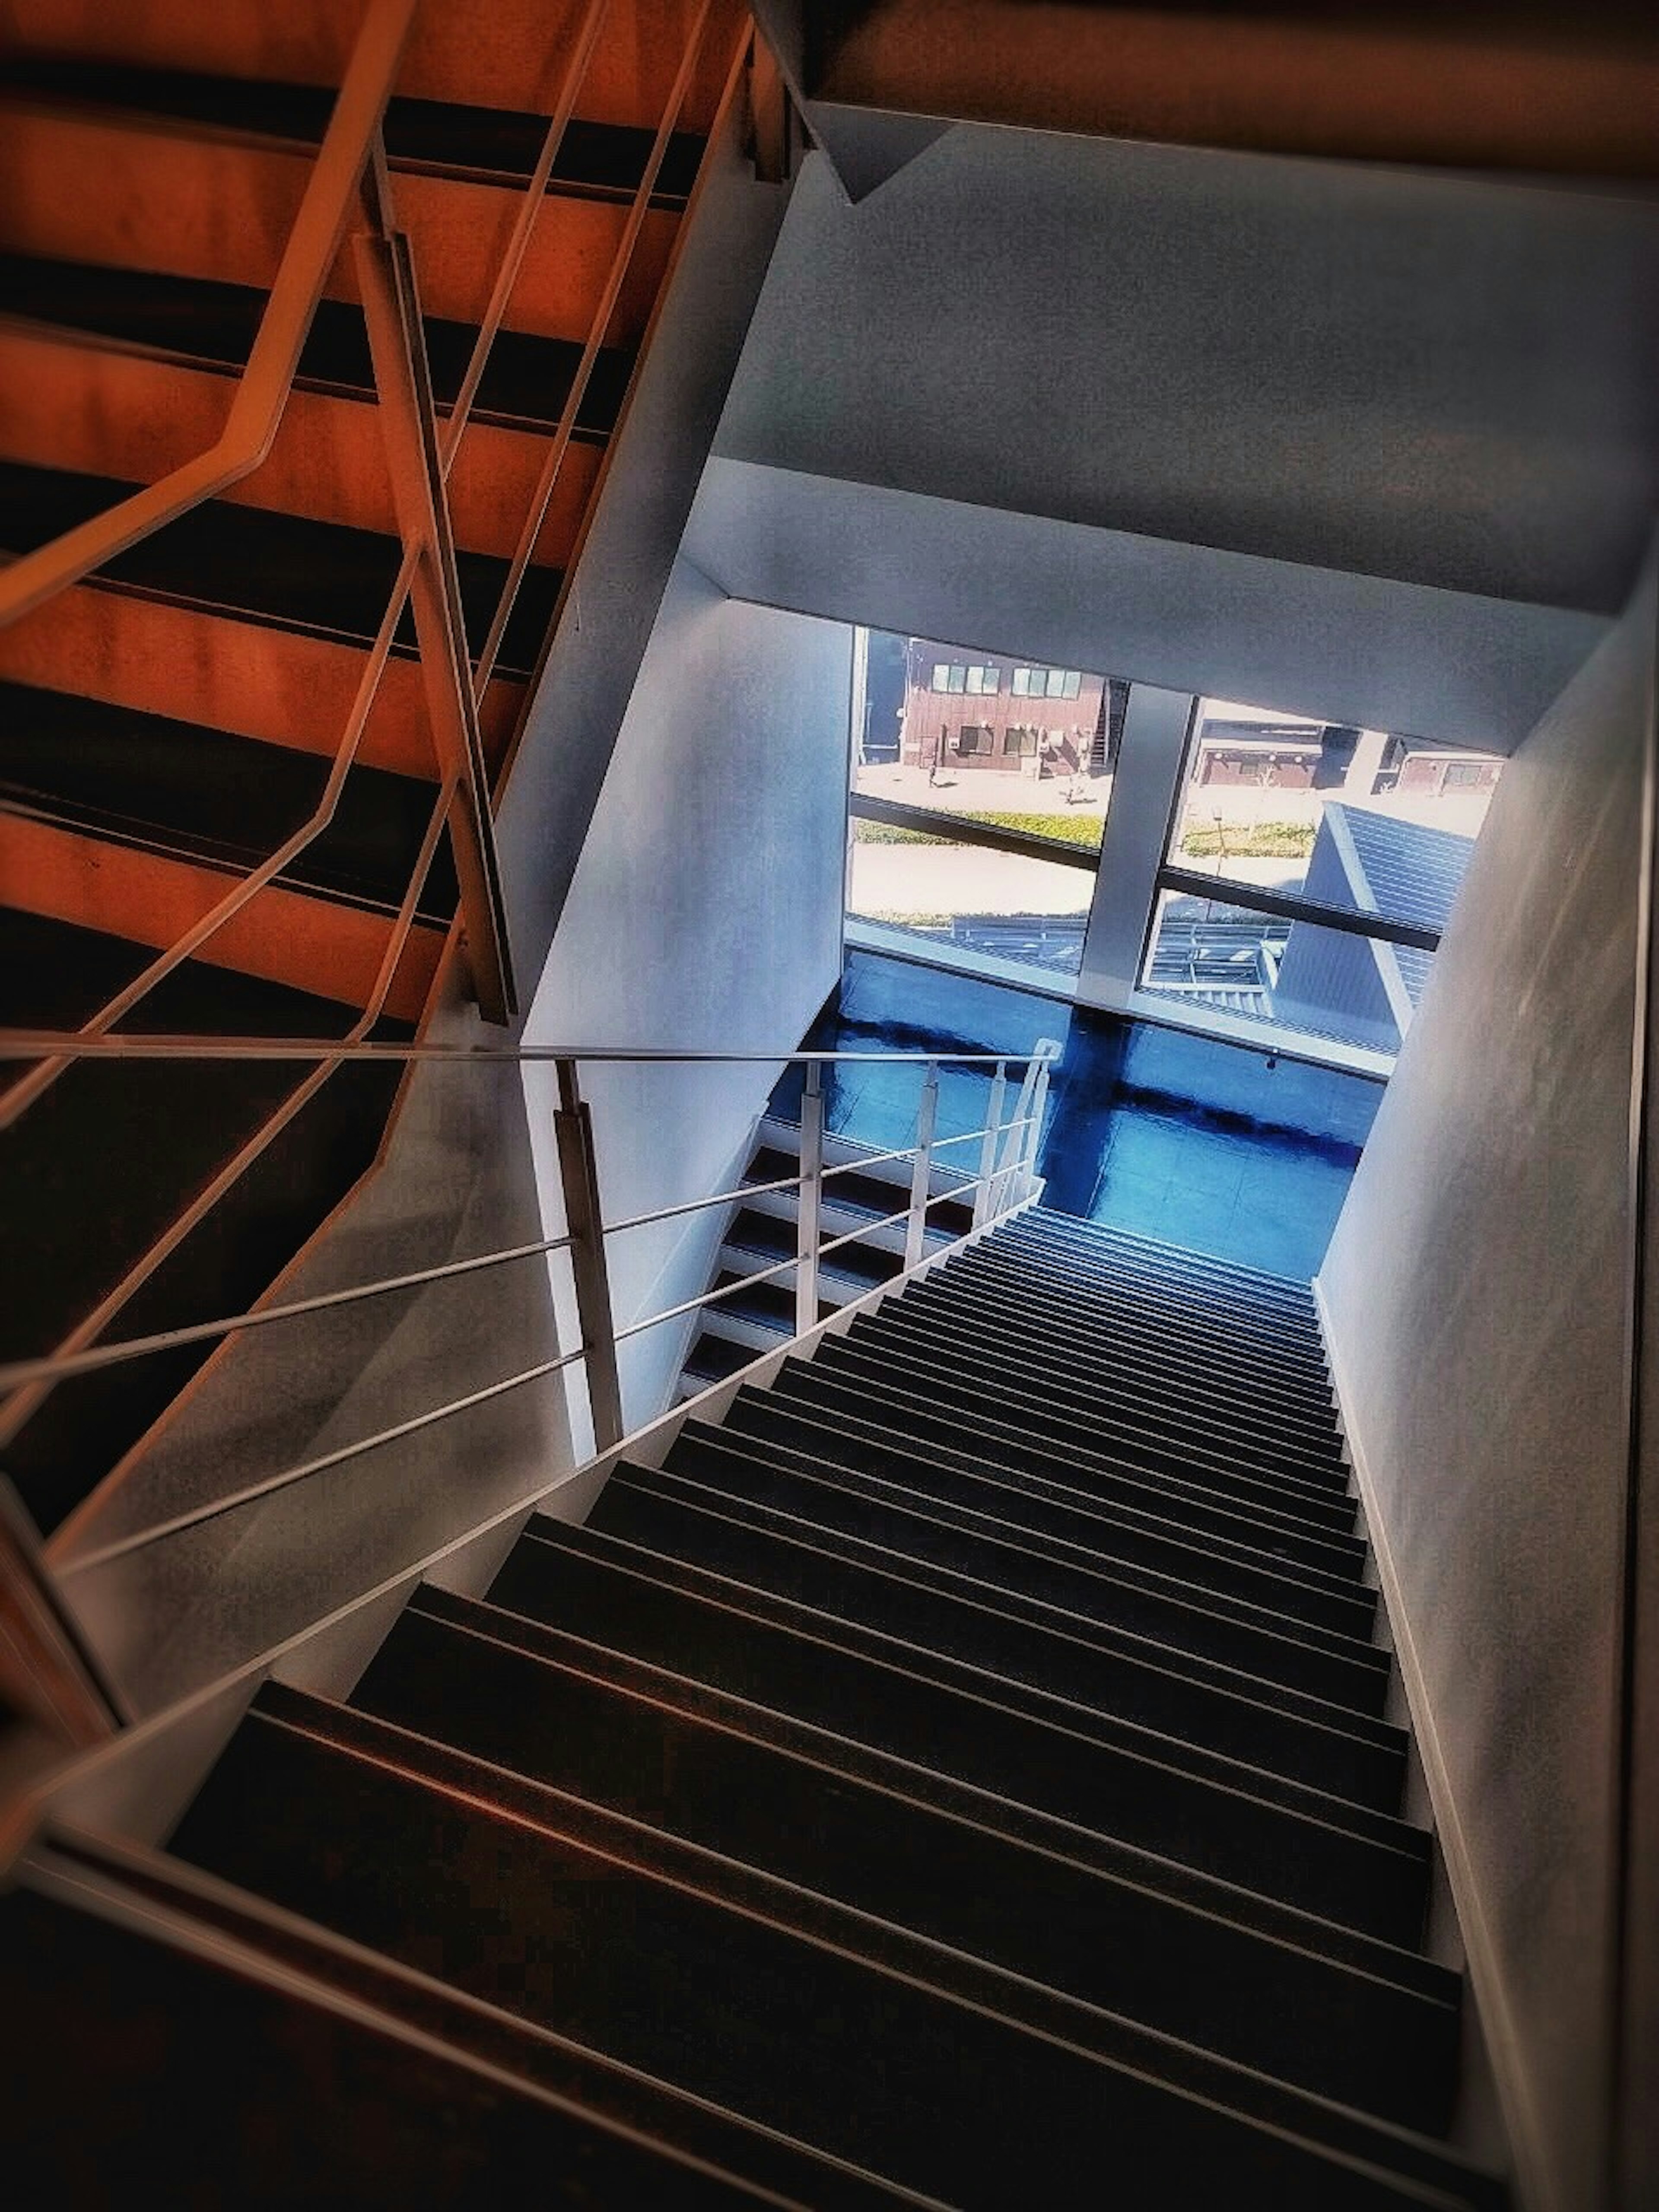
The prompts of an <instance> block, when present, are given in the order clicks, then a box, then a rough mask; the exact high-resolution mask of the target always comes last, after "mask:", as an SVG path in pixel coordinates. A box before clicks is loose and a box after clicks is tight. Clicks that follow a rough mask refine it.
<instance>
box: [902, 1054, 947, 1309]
mask: <svg viewBox="0 0 1659 2212" xmlns="http://www.w3.org/2000/svg"><path fill="white" fill-rule="evenodd" d="M938 1121H939V1063H938V1061H937V1060H929V1061H928V1063H927V1080H926V1082H924V1083H923V1085H922V1086H921V1104H920V1105H919V1106H918V1107H917V1109H916V1161H915V1167H914V1168H913V1169H912V1170H911V1171H910V1218H909V1220H908V1222H907V1223H906V1224H905V1227H904V1265H905V1267H906V1270H907V1271H908V1269H910V1268H912V1267H915V1266H916V1265H917V1263H918V1262H919V1261H920V1260H921V1255H922V1252H923V1250H924V1249H925V1248H926V1245H927V1187H928V1184H929V1182H931V1181H932V1179H933V1130H934V1127H935V1126H936V1125H937V1123H938Z"/></svg>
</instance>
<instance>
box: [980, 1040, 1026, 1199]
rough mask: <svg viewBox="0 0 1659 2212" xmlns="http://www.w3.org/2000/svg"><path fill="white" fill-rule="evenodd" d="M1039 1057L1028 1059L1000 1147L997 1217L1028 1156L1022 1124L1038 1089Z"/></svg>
mask: <svg viewBox="0 0 1659 2212" xmlns="http://www.w3.org/2000/svg"><path fill="white" fill-rule="evenodd" d="M1036 1076H1037V1063H1036V1060H1035V1059H1031V1060H1027V1061H1026V1063H1025V1073H1024V1076H1023V1077H1022V1078H1021V1079H1020V1085H1019V1091H1018V1096H1017V1097H1016V1098H1015V1100H1014V1110H1013V1112H1012V1114H1011V1115H1009V1117H1008V1121H1007V1125H1006V1127H1005V1128H1004V1129H1003V1131H1002V1133H1001V1142H1000V1145H999V1146H998V1160H997V1176H996V1188H995V1189H994V1192H993V1194H992V1198H991V1212H992V1215H993V1218H996V1217H999V1216H1000V1215H1001V1214H1002V1213H1003V1212H1005V1211H1006V1207H1007V1204H1008V1193H1009V1190H1010V1188H1012V1183H1013V1179H1014V1176H1016V1174H1017V1173H1018V1170H1019V1168H1020V1165H1021V1163H1022V1161H1023V1159H1024V1143H1025V1131H1024V1127H1022V1124H1023V1122H1024V1117H1025V1116H1026V1115H1028V1114H1029V1113H1030V1110H1031V1094H1032V1092H1033V1091H1035V1090H1036Z"/></svg>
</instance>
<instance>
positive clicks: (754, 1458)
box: [665, 1431, 1389, 1716]
mask: <svg viewBox="0 0 1659 2212" xmlns="http://www.w3.org/2000/svg"><path fill="white" fill-rule="evenodd" d="M665 1471H666V1472H668V1473H671V1474H684V1475H685V1476H686V1477H687V1478H688V1479H689V1480H693V1481H695V1482H696V1484H697V1485H698V1486H699V1487H708V1488H712V1489H714V1490H716V1491H718V1492H720V1493H722V1494H723V1495H724V1496H726V1497H727V1498H729V1499H730V1500H731V1502H732V1505H733V1507H735V1508H736V1509H737V1510H739V1511H742V1510H746V1509H747V1508H749V1507H750V1506H755V1505H759V1506H764V1507H767V1508H768V1509H770V1510H774V1511H775V1512H777V1513H778V1514H780V1515H784V1516H787V1517H788V1520H789V1521H790V1522H792V1523H793V1522H799V1524H801V1525H802V1526H803V1527H804V1528H806V1529H808V1530H811V1531H814V1532H825V1533H830V1532H832V1533H833V1534H836V1535H838V1536H842V1537H846V1538H848V1539H850V1540H851V1541H854V1543H857V1544H867V1545H869V1546H870V1547H872V1555H873V1556H874V1557H875V1558H876V1559H890V1560H892V1561H893V1562H895V1563H896V1564H897V1563H899V1562H904V1563H906V1564H905V1565H903V1567H902V1569H901V1571H904V1572H908V1571H911V1569H912V1567H914V1566H920V1565H927V1566H932V1567H937V1568H940V1569H942V1570H944V1571H945V1572H946V1573H947V1574H949V1575H951V1576H952V1577H957V1576H960V1577H963V1578H965V1579H966V1580H967V1581H969V1582H971V1583H975V1584H977V1585H979V1586H980V1588H981V1589H982V1590H983V1591H984V1592H985V1593H986V1594H987V1598H989V1599H992V1600H994V1601H996V1602H999V1603H1008V1602H1012V1601H1016V1600H1018V1601H1023V1604H1024V1605H1026V1606H1030V1607H1036V1608H1040V1609H1042V1612H1046V1611H1047V1610H1048V1608H1053V1610H1054V1613H1056V1614H1058V1615H1059V1616H1060V1625H1062V1626H1076V1627H1078V1628H1079V1632H1086V1626H1087V1624H1090V1623H1094V1624H1096V1625H1097V1626H1102V1627H1109V1628H1114V1629H1121V1630H1123V1631H1125V1632H1127V1633H1128V1634H1131V1635H1133V1636H1137V1637H1143V1638H1147V1639H1148V1640H1150V1641H1152V1642H1154V1643H1159V1644H1167V1645H1168V1646H1169V1647H1170V1649H1171V1650H1178V1651H1181V1652H1182V1653H1185V1654H1187V1655H1188V1656H1191V1657H1194V1658H1199V1659H1207V1660H1212V1661H1213V1662H1215V1663H1216V1664H1217V1665H1218V1666H1221V1667H1226V1668H1233V1669H1237V1671H1238V1672H1240V1673H1242V1674H1249V1675H1252V1676H1255V1677H1256V1678H1258V1679H1259V1680H1262V1681H1264V1682H1273V1683H1276V1684H1279V1685H1280V1686H1284V1687H1287V1688H1292V1689H1296V1690H1299V1691H1302V1692H1305V1693H1306V1694H1307V1695H1308V1696H1310V1697H1315V1698H1318V1699H1322V1701H1324V1702H1326V1703H1328V1704H1331V1705H1339V1706H1341V1707H1344V1708H1345V1709H1349V1710H1352V1711H1357V1712H1367V1713H1370V1714H1372V1715H1374V1716H1380V1714H1381V1712H1382V1711H1383V1703H1384V1700H1385V1698H1386V1694H1387V1690H1388V1682H1389V1657H1388V1654H1387V1653H1386V1652H1383V1651H1381V1650H1377V1649H1376V1647H1374V1646H1372V1645H1370V1644H1358V1643H1355V1642H1352V1641H1349V1640H1346V1639H1339V1638H1318V1637H1317V1636H1316V1633H1315V1632H1308V1631H1304V1630H1302V1629H1301V1628H1300V1626H1299V1624H1297V1622H1295V1621H1293V1620H1286V1619H1285V1617H1284V1616H1282V1615H1279V1614H1274V1613H1267V1612H1265V1611H1264V1610H1263V1609H1262V1608H1261V1607H1253V1606H1249V1605H1248V1604H1244V1603H1243V1602H1241V1601H1237V1600H1230V1599H1228V1598H1226V1597H1225V1596H1223V1595H1218V1593H1216V1592H1214V1591H1211V1590H1207V1589H1203V1588H1202V1587H1200V1585H1197V1584H1194V1583H1184V1582H1178V1581H1176V1580H1175V1579H1174V1578H1172V1577H1167V1576H1158V1575H1152V1574H1147V1573H1144V1572H1137V1571H1135V1570H1133V1569H1125V1568H1123V1567H1122V1566H1121V1565H1118V1564H1117V1563H1115V1562H1113V1561H1111V1560H1109V1559H1103V1558H1101V1557H1100V1556H1098V1555H1094V1556H1091V1557H1079V1556H1078V1555H1077V1554H1075V1553H1073V1556H1072V1557H1070V1558H1067V1557H1066V1556H1065V1554H1064V1553H1063V1552H1062V1551H1061V1549H1060V1547H1057V1546H1054V1545H1052V1544H1047V1543H1045V1542H1044V1541H1043V1540H1042V1539H1041V1538H1038V1537H1033V1536H1032V1535H1030V1533H1029V1532H1027V1531H1024V1530H1022V1529H1019V1528H1015V1527H1012V1526H1011V1525H1010V1524H1008V1523H1007V1522H997V1521H993V1520H990V1519H988V1518H987V1519H983V1520H981V1521H980V1522H978V1523H977V1525H975V1523H973V1522H965V1521H964V1520H963V1517H961V1516H954V1515H952V1514H951V1513H950V1512H949V1511H948V1510H945V1509H941V1508H940V1507H939V1506H938V1505H937V1504H935V1502H934V1501H933V1500H931V1499H928V1498H922V1497H918V1496H916V1495H915V1494H914V1493H912V1494H910V1495H908V1496H906V1495H904V1494H902V1493H898V1492H894V1491H892V1490H891V1489H887V1490H886V1491H885V1492H884V1491H883V1490H882V1489H881V1488H880V1487H879V1486H878V1485H876V1484H874V1483H872V1482H869V1481H860V1480H859V1478H857V1477H856V1476H844V1475H842V1474H837V1473H832V1472H829V1471H827V1470H824V1469H821V1468H812V1467H811V1465H810V1463H803V1462H801V1461H800V1460H799V1459H796V1460H794V1461H793V1462H791V1461H788V1460H787V1459H786V1458H785V1456H784V1455H783V1454H781V1453H778V1452H773V1451H769V1450H766V1449H763V1448H760V1449H754V1448H751V1449H750V1450H749V1451H744V1450H743V1449H741V1448H740V1447H737V1446H733V1445H729V1444H727V1443H724V1442H723V1441H722V1440H721V1437H720V1432H718V1431H715V1432H714V1433H713V1434H712V1435H710V1434H707V1433H705V1434H703V1435H701V1436H692V1437H685V1436H682V1437H680V1438H679V1440H678V1442H677V1443H675V1444H674V1446H673V1447H672V1449H671V1450H670V1452H669V1455H668V1458H667V1461H666V1462H665ZM1067 1617H1069V1619H1068V1618H1067Z"/></svg>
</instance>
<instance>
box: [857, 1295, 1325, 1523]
mask: <svg viewBox="0 0 1659 2212" xmlns="http://www.w3.org/2000/svg"><path fill="white" fill-rule="evenodd" d="M895 1303H897V1302H895ZM878 1319H879V1317H876V1318H875V1319H872V1321H871V1322H867V1323H866V1325H865V1327H863V1328H859V1327H857V1326H856V1325H854V1328H852V1329H851V1330H850V1331H849V1332H848V1334H847V1335H846V1336H844V1337H842V1338H839V1339H837V1340H836V1342H835V1343H834V1345H833V1346H829V1345H826V1346H824V1350H825V1352H833V1355H834V1361H835V1363H836V1364H846V1365H847V1366H848V1367H850V1368H852V1369H854V1370H856V1371H858V1372H860V1373H875V1372H880V1373H882V1374H884V1375H886V1376H890V1377H891V1379H892V1380H893V1381H894V1382H895V1383H900V1384H902V1385H903V1386H904V1387H907V1388H909V1389H915V1388H916V1387H917V1386H918V1383H920V1384H921V1387H922V1388H923V1389H926V1388H927V1384H928V1382H929V1379H930V1378H931V1380H932V1381H933V1383H935V1384H936V1383H937V1382H938V1380H939V1377H940V1376H941V1375H945V1376H949V1378H950V1389H951V1399H952V1401H953V1402H954V1403H956V1404H958V1405H960V1406H962V1407H963V1408H964V1409H969V1408H971V1409H974V1410H975V1411H979V1410H983V1411H984V1412H985V1413H987V1414H989V1415H992V1416H994V1417H995V1418H997V1419H1003V1418H1004V1417H1005V1416H1006V1419H1007V1420H1008V1421H1009V1422H1011V1423H1012V1424H1014V1425H1018V1427H1020V1428H1023V1429H1024V1430H1026V1431H1028V1432H1029V1433H1030V1434H1031V1435H1032V1436H1034V1437H1042V1440H1043V1441H1044V1442H1045V1443H1052V1444H1053V1445H1054V1448H1055V1449H1060V1450H1064V1449H1067V1448H1068V1446H1073V1445H1080V1446H1082V1447H1084V1448H1088V1447H1090V1446H1091V1445H1092V1446H1093V1448H1094V1449H1099V1448H1100V1446H1101V1445H1102V1444H1104V1445H1105V1447H1106V1448H1107V1449H1115V1450H1119V1451H1124V1450H1127V1451H1128V1452H1129V1453H1130V1454H1131V1455H1133V1456H1138V1457H1142V1458H1144V1459H1145V1460H1146V1463H1147V1464H1149V1465H1158V1466H1163V1467H1164V1468H1167V1469H1168V1470H1169V1471H1170V1473H1172V1474H1181V1473H1184V1472H1186V1471H1187V1470H1188V1469H1191V1470H1192V1471H1193V1472H1194V1473H1199V1472H1200V1471H1208V1472H1209V1473H1210V1474H1234V1475H1239V1476H1243V1477H1248V1478H1249V1480H1252V1481H1256V1482H1261V1483H1265V1484H1269V1485H1272V1486H1275V1487H1281V1488H1283V1489H1285V1490H1286V1491H1288V1492H1290V1493H1291V1495H1292V1496H1295V1497H1311V1498H1322V1499H1326V1500H1328V1499H1329V1498H1332V1497H1333V1496H1335V1497H1337V1498H1345V1497H1346V1494H1347V1487H1348V1471H1347V1468H1346V1466H1345V1464H1344V1463H1343V1461H1342V1459H1341V1457H1340V1454H1339V1453H1338V1452H1337V1450H1336V1449H1335V1447H1334V1444H1333V1445H1332V1447H1331V1448H1330V1449H1328V1451H1324V1452H1322V1453H1319V1454H1318V1455H1315V1454H1313V1453H1311V1452H1309V1451H1307V1450H1305V1449H1301V1448H1298V1447H1297V1446H1296V1445H1295V1444H1292V1443H1289V1442H1288V1441H1287V1442H1285V1443H1282V1444H1280V1443H1274V1442H1273V1441H1272V1440H1267V1439H1262V1438H1260V1437H1250V1436H1249V1435H1248V1434H1246V1433H1244V1432H1243V1431H1230V1430H1229V1429H1228V1427H1227V1426H1226V1425H1225V1422H1224V1421H1223V1420H1221V1419H1214V1420H1209V1421H1206V1420H1204V1419H1202V1418H1201V1417H1200V1415H1199V1414H1198V1413H1196V1411H1195V1412H1194V1415H1193V1417H1192V1418H1191V1419H1187V1420H1184V1421H1183V1420H1182V1413H1181V1407H1180V1406H1179V1404H1178V1403H1174V1402H1168V1401H1165V1402H1162V1403H1160V1401H1158V1400H1157V1399H1155V1398H1153V1397H1152V1396H1151V1395H1149V1394H1146V1393H1143V1392H1142V1391H1140V1390H1139V1389H1137V1388H1136V1387H1135V1386H1134V1385H1133V1384H1132V1383H1129V1382H1127V1380H1120V1381H1118V1382H1116V1383H1113V1384H1111V1385H1109V1386H1108V1387H1105V1388H1103V1389H1095V1390H1092V1391H1090V1392H1088V1393H1086V1394H1074V1395H1066V1396H1062V1395H1060V1394H1058V1393H1057V1392H1055V1391H1053V1390H1051V1389H1049V1388H1048V1385H1047V1383H1046V1382H1045V1380H1044V1379H1043V1378H1042V1376H1033V1375H1030V1374H1029V1373H1027V1374H1024V1375H1021V1374H1018V1373H1016V1372H1014V1371H1012V1370H989V1371H986V1370H981V1371H979V1372H975V1370H973V1369H972V1368H970V1367H968V1366H966V1365H965V1364H961V1363H959V1362H957V1361H956V1360H953V1359H952V1358H951V1348H950V1346H949V1344H948V1342H946V1341H945V1340H940V1339H934V1340H931V1341H930V1340H928V1339H927V1338H926V1337H925V1336H924V1337H922V1338H921V1339H920V1340H919V1339H917V1338H916V1337H914V1336H912V1335H911V1334H909V1333H908V1330H907V1329H906V1328H903V1327H902V1326H901V1325H900V1324H899V1322H897V1321H896V1319H895V1320H894V1321H892V1322H890V1323H889V1324H888V1325H887V1326H885V1327H879V1326H878V1325H877V1321H878ZM1173 1395H1174V1394H1173V1393H1172V1396H1173Z"/></svg>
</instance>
